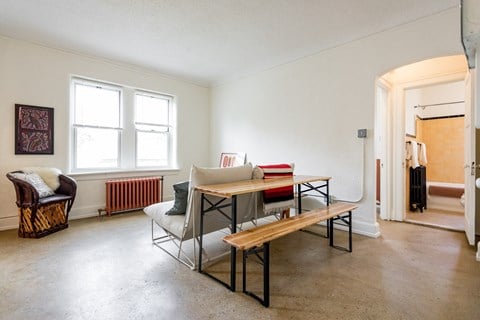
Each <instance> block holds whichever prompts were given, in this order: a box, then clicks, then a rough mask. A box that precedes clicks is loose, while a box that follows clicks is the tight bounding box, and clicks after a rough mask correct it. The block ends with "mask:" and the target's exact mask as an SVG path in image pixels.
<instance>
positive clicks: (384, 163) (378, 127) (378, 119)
mask: <svg viewBox="0 0 480 320" xmlns="http://www.w3.org/2000/svg"><path fill="white" fill-rule="evenodd" d="M376 89H377V90H376V95H377V96H376V110H375V112H376V115H375V157H376V159H379V160H380V218H381V219H383V220H390V219H391V216H390V213H389V209H388V208H389V206H388V201H389V199H388V197H387V193H388V190H389V184H388V180H387V176H388V172H387V167H388V160H387V143H386V141H387V137H388V133H387V125H388V117H387V114H388V106H389V88H388V86H387V85H386V84H385V83H383V82H382V81H380V80H379V81H378V82H377V88H376Z"/></svg>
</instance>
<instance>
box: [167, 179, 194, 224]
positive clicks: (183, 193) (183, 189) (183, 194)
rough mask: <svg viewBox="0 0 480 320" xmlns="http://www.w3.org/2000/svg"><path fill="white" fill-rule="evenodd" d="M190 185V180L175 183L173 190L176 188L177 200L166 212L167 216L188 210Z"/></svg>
mask: <svg viewBox="0 0 480 320" xmlns="http://www.w3.org/2000/svg"><path fill="white" fill-rule="evenodd" d="M188 185H189V182H188V181H184V182H179V183H177V184H174V185H173V190H175V202H174V204H173V207H172V208H171V209H170V210H168V211H167V212H165V214H166V215H167V216H174V215H180V214H185V211H186V210H187V199H188Z"/></svg>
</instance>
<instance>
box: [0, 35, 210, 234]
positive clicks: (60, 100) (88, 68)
mask: <svg viewBox="0 0 480 320" xmlns="http://www.w3.org/2000/svg"><path fill="white" fill-rule="evenodd" d="M71 75H80V76H84V77H89V78H93V79H99V80H104V81H108V82H113V83H118V84H122V85H127V86H132V87H136V88H142V89H147V90H153V91H158V92H163V93H168V94H172V95H174V96H176V98H177V105H178V119H177V120H178V134H177V139H178V167H179V171H178V174H175V175H171V176H168V177H167V178H166V181H165V197H166V198H171V197H172V193H173V192H172V188H171V185H172V183H174V182H176V181H179V180H184V179H188V175H189V169H190V166H191V164H192V163H195V164H200V165H206V164H208V159H209V149H208V146H209V121H210V119H209V111H210V106H209V104H210V89H209V88H205V87H202V86H198V85H195V84H191V83H188V82H184V81H179V80H176V79H172V78H168V77H165V76H163V75H162V74H159V73H156V72H153V71H150V70H146V69H141V68H138V67H135V66H131V65H126V64H121V63H117V62H114V61H108V60H103V59H99V58H95V57H89V56H84V55H80V54H75V53H70V52H65V51H59V50H55V49H50V48H46V47H42V46H38V45H35V44H31V43H27V42H22V41H17V40H13V39H9V38H2V37H0V110H1V114H2V116H1V117H0V150H1V152H0V175H1V176H2V177H4V178H2V179H0V190H1V192H0V229H5V228H11V227H17V226H18V225H17V222H16V221H17V218H16V215H17V210H16V207H15V204H14V201H15V194H14V188H13V185H12V184H11V183H10V181H8V180H7V179H6V177H5V174H6V173H7V172H8V171H11V170H15V169H19V168H22V167H25V166H53V167H58V168H60V169H61V170H62V171H64V172H67V171H68V163H69V138H68V137H69V81H70V76H71ZM15 103H23V104H31V105H39V106H47V107H53V108H54V109H55V154H54V155H42V156H37V155H15V154H14V105H15ZM144 174H145V175H152V174H158V172H147V173H144ZM123 175H135V174H132V173H128V174H123ZM123 175H120V176H123ZM117 176H119V175H117ZM75 177H76V178H77V179H78V180H79V190H78V199H77V200H76V202H75V204H74V207H73V210H72V213H71V217H72V218H76V217H84V216H91V215H96V214H97V211H96V210H97V209H98V208H101V207H104V194H105V193H104V192H105V191H104V182H105V180H106V179H108V178H110V177H111V175H100V176H75Z"/></svg>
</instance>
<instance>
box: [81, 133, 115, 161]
mask: <svg viewBox="0 0 480 320" xmlns="http://www.w3.org/2000/svg"><path fill="white" fill-rule="evenodd" d="M75 133H76V135H75V138H76V145H77V154H76V160H77V164H76V168H78V169H89V168H117V167H118V138H119V132H118V131H117V130H109V129H92V128H76V130H75Z"/></svg>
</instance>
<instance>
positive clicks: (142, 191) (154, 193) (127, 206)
mask: <svg viewBox="0 0 480 320" xmlns="http://www.w3.org/2000/svg"><path fill="white" fill-rule="evenodd" d="M105 185H106V206H105V211H106V212H107V215H111V214H112V212H121V211H129V210H135V209H140V208H144V207H146V206H149V205H151V204H153V203H157V202H161V201H162V198H163V190H162V189H163V177H148V178H130V179H116V180H108V181H107V182H106V183H105Z"/></svg>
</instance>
